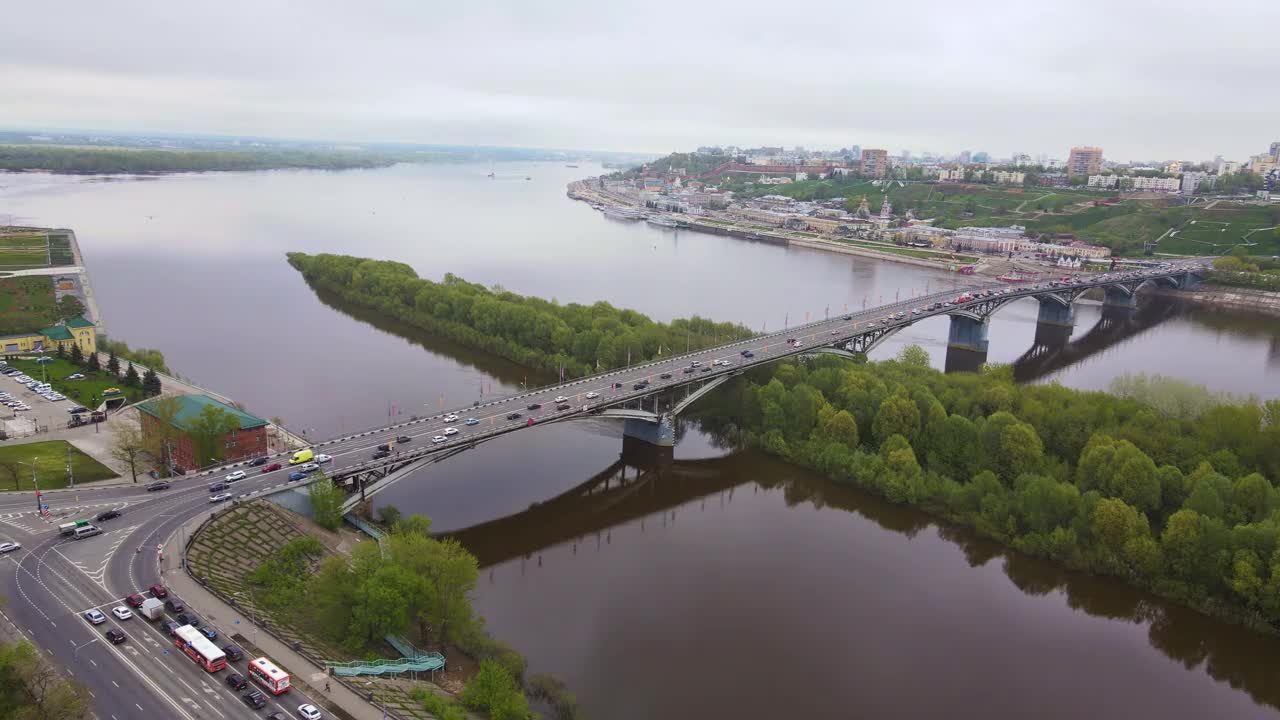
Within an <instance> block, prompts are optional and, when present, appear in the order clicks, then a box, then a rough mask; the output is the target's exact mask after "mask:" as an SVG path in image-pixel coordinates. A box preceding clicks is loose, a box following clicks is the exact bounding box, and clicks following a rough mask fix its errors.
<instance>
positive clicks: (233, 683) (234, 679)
mask: <svg viewBox="0 0 1280 720" xmlns="http://www.w3.org/2000/svg"><path fill="white" fill-rule="evenodd" d="M248 684H249V682H248V681H247V680H245V679H244V676H243V675H241V674H240V673H231V674H230V675H228V676H227V685H229V686H230V687H231V689H233V690H243V689H245V687H246V686H247V685H248Z"/></svg>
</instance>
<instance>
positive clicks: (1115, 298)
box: [1102, 287, 1138, 310]
mask: <svg viewBox="0 0 1280 720" xmlns="http://www.w3.org/2000/svg"><path fill="white" fill-rule="evenodd" d="M1102 304H1103V306H1104V307H1113V308H1128V309H1130V310H1132V309H1133V308H1136V307H1138V294H1137V293H1132V292H1127V291H1125V290H1122V289H1120V288H1116V287H1108V288H1107V289H1106V298H1105V299H1104V300H1103V301H1102Z"/></svg>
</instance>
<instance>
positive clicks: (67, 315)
mask: <svg viewBox="0 0 1280 720" xmlns="http://www.w3.org/2000/svg"><path fill="white" fill-rule="evenodd" d="M81 315H84V303H82V302H80V298H78V297H76V296H75V295H70V294H68V295H63V296H62V297H61V298H59V299H58V318H59V319H60V320H70V319H71V318H75V317H80V316H81Z"/></svg>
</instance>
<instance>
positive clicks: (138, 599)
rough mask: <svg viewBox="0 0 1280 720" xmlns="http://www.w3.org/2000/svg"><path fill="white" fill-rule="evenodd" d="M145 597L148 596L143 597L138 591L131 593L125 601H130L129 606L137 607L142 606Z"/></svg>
mask: <svg viewBox="0 0 1280 720" xmlns="http://www.w3.org/2000/svg"><path fill="white" fill-rule="evenodd" d="M145 599H146V598H144V597H142V596H141V595H139V594H138V593H134V594H132V595H130V596H129V597H127V598H125V599H124V601H125V602H127V603H129V607H136V608H140V607H142V601H143V600H145Z"/></svg>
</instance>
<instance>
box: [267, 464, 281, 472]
mask: <svg viewBox="0 0 1280 720" xmlns="http://www.w3.org/2000/svg"><path fill="white" fill-rule="evenodd" d="M282 467H284V466H283V465H281V464H280V463H271V464H270V465H263V466H262V472H264V473H269V472H275V471H277V470H279V469H280V468H282Z"/></svg>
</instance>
